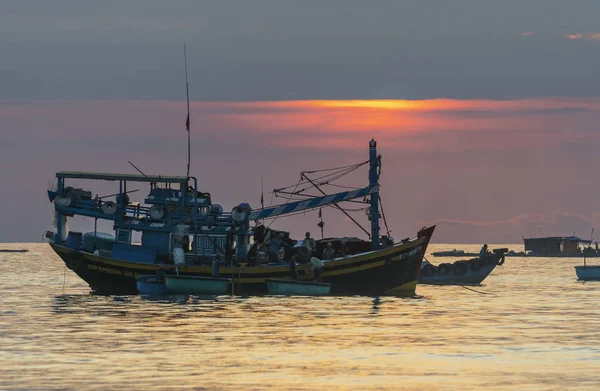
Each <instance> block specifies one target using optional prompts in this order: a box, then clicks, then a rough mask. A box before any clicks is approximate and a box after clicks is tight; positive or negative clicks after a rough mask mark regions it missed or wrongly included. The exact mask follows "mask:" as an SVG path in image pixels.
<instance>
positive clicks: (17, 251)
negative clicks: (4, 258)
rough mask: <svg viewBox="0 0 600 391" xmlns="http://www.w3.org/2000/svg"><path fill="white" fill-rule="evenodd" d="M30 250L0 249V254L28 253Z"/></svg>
mask: <svg viewBox="0 0 600 391" xmlns="http://www.w3.org/2000/svg"><path fill="white" fill-rule="evenodd" d="M27 252H29V250H8V249H0V253H27Z"/></svg>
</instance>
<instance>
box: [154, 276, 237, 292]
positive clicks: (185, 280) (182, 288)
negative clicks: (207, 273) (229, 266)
mask: <svg viewBox="0 0 600 391" xmlns="http://www.w3.org/2000/svg"><path fill="white" fill-rule="evenodd" d="M165 286H166V287H167V291H168V292H169V293H187V294H190V295H224V294H226V293H228V292H229V290H230V289H229V287H230V286H231V278H215V277H200V276H177V275H165Z"/></svg>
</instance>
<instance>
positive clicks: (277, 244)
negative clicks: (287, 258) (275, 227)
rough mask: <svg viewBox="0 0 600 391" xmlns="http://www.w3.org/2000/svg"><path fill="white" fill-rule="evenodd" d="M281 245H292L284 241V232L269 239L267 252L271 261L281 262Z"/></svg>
mask: <svg viewBox="0 0 600 391" xmlns="http://www.w3.org/2000/svg"><path fill="white" fill-rule="evenodd" d="M281 246H283V247H286V248H289V247H290V245H289V244H287V243H286V242H284V241H283V234H282V233H281V232H279V233H278V234H277V236H275V237H274V238H272V239H269V242H268V244H267V253H268V254H269V263H279V250H280V249H281Z"/></svg>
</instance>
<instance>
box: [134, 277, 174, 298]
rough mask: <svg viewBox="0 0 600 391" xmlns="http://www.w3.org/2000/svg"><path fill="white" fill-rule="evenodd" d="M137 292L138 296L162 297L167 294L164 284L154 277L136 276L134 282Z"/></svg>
mask: <svg viewBox="0 0 600 391" xmlns="http://www.w3.org/2000/svg"><path fill="white" fill-rule="evenodd" d="M136 287H137V291H138V293H139V294H140V295H164V294H165V293H167V287H166V286H165V282H164V281H163V280H162V279H161V280H159V279H158V278H157V277H156V275H142V276H138V277H137V280H136Z"/></svg>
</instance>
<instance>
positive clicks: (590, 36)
mask: <svg viewBox="0 0 600 391" xmlns="http://www.w3.org/2000/svg"><path fill="white" fill-rule="evenodd" d="M565 37H566V38H568V39H571V40H584V41H600V32H592V33H572V34H566V35H565Z"/></svg>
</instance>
